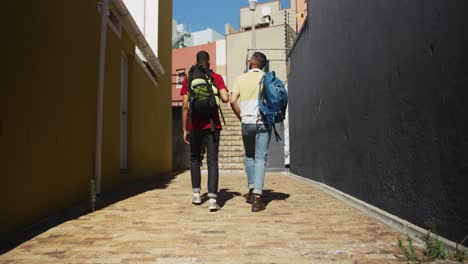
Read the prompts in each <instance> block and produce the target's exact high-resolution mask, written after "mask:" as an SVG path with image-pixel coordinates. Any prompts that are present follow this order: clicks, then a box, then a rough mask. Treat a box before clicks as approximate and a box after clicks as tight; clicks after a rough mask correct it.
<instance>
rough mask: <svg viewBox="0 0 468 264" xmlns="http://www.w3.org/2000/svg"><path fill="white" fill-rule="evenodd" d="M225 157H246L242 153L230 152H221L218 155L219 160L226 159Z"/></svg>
mask: <svg viewBox="0 0 468 264" xmlns="http://www.w3.org/2000/svg"><path fill="white" fill-rule="evenodd" d="M224 157H244V153H243V152H240V151H236V152H233V151H229V152H220V153H219V154H218V159H220V158H224Z"/></svg>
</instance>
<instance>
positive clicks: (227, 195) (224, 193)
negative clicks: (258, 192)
mask: <svg viewBox="0 0 468 264" xmlns="http://www.w3.org/2000/svg"><path fill="white" fill-rule="evenodd" d="M236 196H241V194H240V193H239V192H230V191H229V189H220V190H219V192H218V205H219V206H220V207H221V208H223V206H224V205H225V204H226V202H227V201H229V200H231V199H233V198H234V197H236Z"/></svg>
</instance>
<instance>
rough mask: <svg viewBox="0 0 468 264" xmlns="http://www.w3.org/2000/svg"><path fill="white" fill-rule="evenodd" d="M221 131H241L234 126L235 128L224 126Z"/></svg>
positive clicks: (237, 126)
mask: <svg viewBox="0 0 468 264" xmlns="http://www.w3.org/2000/svg"><path fill="white" fill-rule="evenodd" d="M223 130H227V131H241V126H239V125H236V126H224V128H223Z"/></svg>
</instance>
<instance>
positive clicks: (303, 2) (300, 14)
mask: <svg viewBox="0 0 468 264" xmlns="http://www.w3.org/2000/svg"><path fill="white" fill-rule="evenodd" d="M296 9H297V11H296V17H297V23H296V32H299V30H301V28H302V25H303V24H304V21H305V19H306V17H307V0H296Z"/></svg>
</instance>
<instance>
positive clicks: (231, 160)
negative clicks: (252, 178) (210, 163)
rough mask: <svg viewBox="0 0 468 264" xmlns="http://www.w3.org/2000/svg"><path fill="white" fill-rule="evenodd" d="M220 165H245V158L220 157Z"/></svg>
mask: <svg viewBox="0 0 468 264" xmlns="http://www.w3.org/2000/svg"><path fill="white" fill-rule="evenodd" d="M218 162H219V164H224V163H241V164H244V157H243V156H242V157H218Z"/></svg>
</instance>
